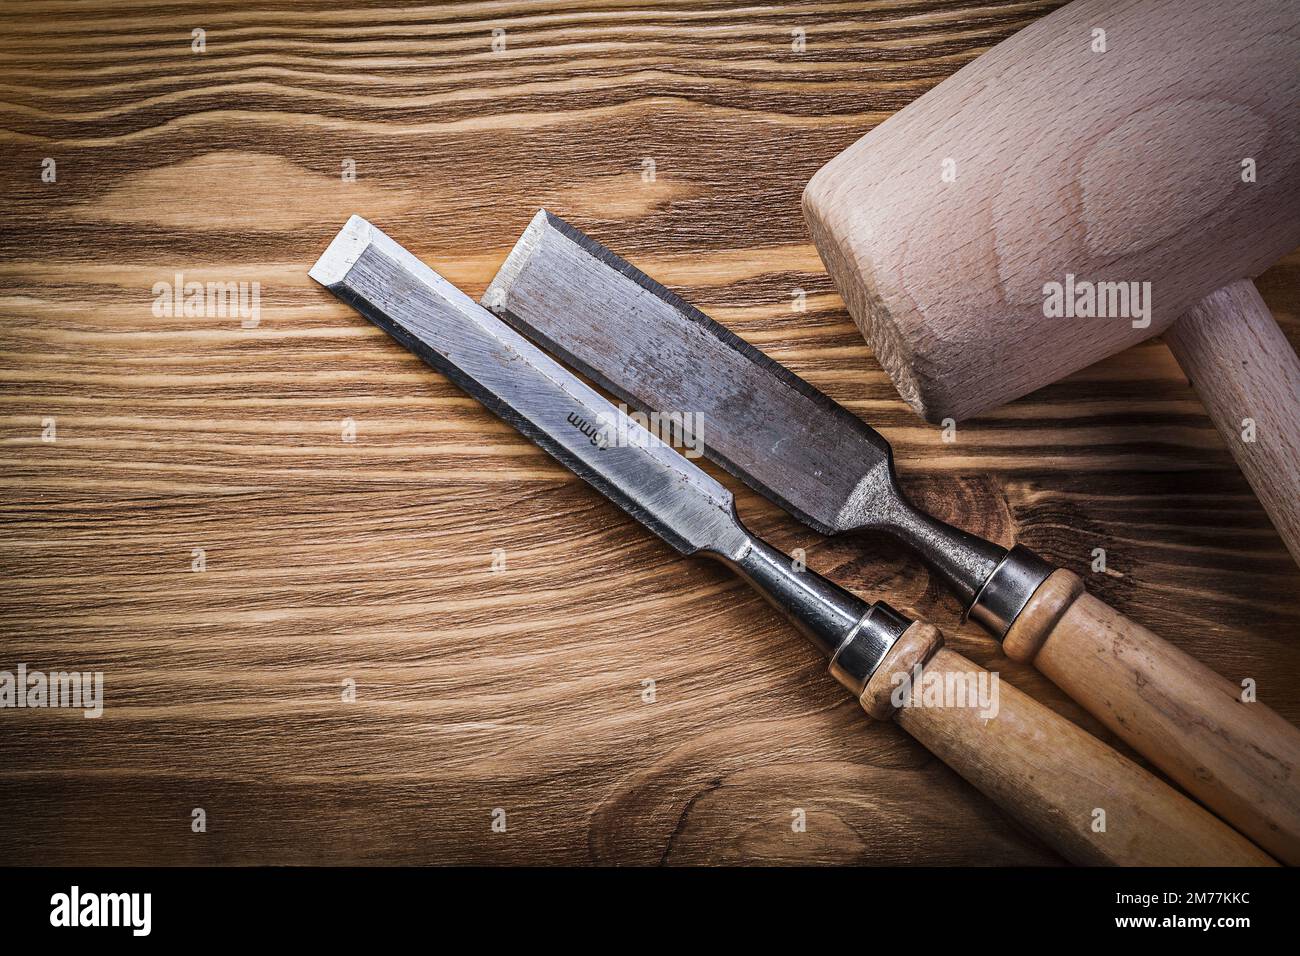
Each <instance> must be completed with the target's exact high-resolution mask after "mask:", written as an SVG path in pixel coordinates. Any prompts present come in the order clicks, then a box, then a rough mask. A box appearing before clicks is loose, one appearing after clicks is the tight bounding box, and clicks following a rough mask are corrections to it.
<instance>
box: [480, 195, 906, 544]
mask: <svg viewBox="0 0 1300 956" xmlns="http://www.w3.org/2000/svg"><path fill="white" fill-rule="evenodd" d="M483 304H484V305H485V306H487V307H488V308H489V309H491V310H492V311H493V312H494V313H496V314H497V315H499V316H501V317H502V318H503V319H505V320H506V321H507V322H509V323H510V324H511V325H513V326H515V327H516V328H518V329H520V330H521V331H523V332H525V333H526V334H527V335H529V336H530V337H532V338H534V339H535V340H536V341H538V342H539V343H541V344H542V345H543V346H544V347H545V348H546V349H547V350H548V351H550V352H551V353H552V354H554V355H557V356H559V357H560V358H562V359H564V360H565V361H566V362H568V363H569V364H571V365H572V366H573V367H574V368H576V369H578V370H579V371H581V372H583V373H584V374H586V375H589V376H591V378H592V379H593V380H595V381H596V382H598V383H599V384H600V385H601V386H602V387H604V388H607V389H609V390H610V391H611V392H613V393H614V394H616V395H619V396H620V397H622V398H623V399H624V400H625V401H627V402H628V403H629V404H631V405H632V406H634V407H637V408H639V409H641V410H643V411H645V412H658V413H670V412H681V413H682V418H683V419H684V420H687V421H695V422H698V423H699V425H698V428H699V430H701V431H702V432H703V434H699V435H693V436H690V437H691V438H692V440H693V441H695V442H700V443H702V444H703V447H704V450H705V453H706V454H707V455H708V457H709V458H711V459H713V460H714V461H716V462H718V464H720V465H722V466H723V467H724V468H726V469H727V470H728V471H730V472H731V473H732V474H734V475H736V476H737V477H738V478H741V479H742V480H744V481H745V482H747V483H748V484H750V485H751V486H752V487H754V488H755V490H757V491H759V492H761V493H762V494H764V495H766V496H767V497H769V498H771V499H772V500H774V501H776V502H777V503H779V504H780V505H781V506H782V507H784V508H785V509H786V510H787V511H789V512H791V513H792V514H794V515H796V516H797V517H798V518H800V519H801V520H802V521H804V522H805V523H807V524H809V525H811V526H812V527H813V528H816V529H817V530H818V531H820V532H822V533H823V534H834V533H836V532H840V531H845V530H848V529H849V528H856V527H862V526H863V525H864V524H869V523H871V520H872V518H873V509H875V510H876V511H877V512H879V515H880V517H882V518H884V517H885V516H886V515H885V512H886V511H887V509H888V506H889V500H888V499H889V496H888V488H889V485H890V481H889V473H890V469H891V465H890V456H891V452H890V447H889V443H888V442H887V441H885V439H884V438H883V437H882V436H881V435H880V434H879V433H877V432H876V431H875V430H874V429H872V428H870V427H868V426H867V425H866V424H865V423H863V422H862V421H861V420H860V419H858V418H857V417H856V416H854V415H852V414H851V413H849V412H848V411H847V410H846V409H844V408H843V407H842V406H840V405H838V404H836V403H835V402H834V401H832V400H831V399H829V398H827V397H826V396H825V395H823V394H822V393H821V392H819V391H817V390H816V389H815V388H813V387H812V386H811V385H809V384H808V383H807V382H805V381H803V379H800V378H798V377H796V376H794V375H793V374H791V373H790V372H789V371H788V370H787V369H785V368H784V367H783V366H781V365H779V364H777V363H776V362H774V361H772V360H771V359H769V358H768V357H767V356H766V355H764V354H763V353H762V352H760V351H759V350H758V349H756V348H754V347H753V346H751V345H749V344H748V343H747V342H745V341H744V340H743V339H741V338H739V337H738V336H736V335H734V334H733V333H732V332H730V331H728V330H727V329H725V328H724V327H723V326H721V325H719V324H718V323H717V322H715V321H713V320H712V319H710V318H709V317H708V316H707V315H705V314H704V313H702V312H700V311H699V310H698V309H696V308H694V307H693V306H692V305H690V303H688V302H686V301H684V300H683V299H682V298H681V297H680V296H677V295H675V294H674V293H672V292H671V291H669V290H668V289H666V288H664V287H663V286H662V285H660V284H659V283H658V282H656V281H655V280H653V279H651V278H650V277H649V276H647V275H646V274H645V273H643V272H641V271H640V270H638V269H637V268H635V267H634V266H632V265H631V264H629V263H628V262H626V261H624V260H623V259H621V258H619V257H618V256H617V255H615V254H614V253H613V252H611V251H610V250H608V249H606V248H605V247H604V246H602V245H600V244H599V243H597V242H596V241H595V240H593V239H591V238H590V237H589V236H586V235H584V234H583V233H581V232H579V231H578V230H577V229H575V228H573V227H572V226H570V225H569V224H568V223H566V222H564V220H562V219H560V218H559V217H558V216H555V215H552V214H551V213H549V212H547V211H546V210H542V211H541V212H539V213H538V214H537V215H536V216H535V217H534V218H533V221H532V223H531V224H530V225H529V226H528V229H527V230H526V231H525V232H524V234H523V236H522V237H521V238H520V240H519V242H518V243H517V244H516V245H515V248H514V250H513V251H512V252H511V253H510V256H509V258H508V259H507V260H506V262H505V264H504V265H503V266H502V267H501V270H500V272H498V273H497V276H496V278H495V279H494V280H493V281H492V284H491V285H490V286H489V287H488V290H487V294H486V295H485V296H484V298H483Z"/></svg>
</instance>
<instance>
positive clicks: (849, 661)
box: [715, 535, 912, 695]
mask: <svg viewBox="0 0 1300 956" xmlns="http://www.w3.org/2000/svg"><path fill="white" fill-rule="evenodd" d="M715 556H716V557H718V558H719V559H720V560H722V561H723V562H724V563H726V564H727V565H728V566H729V567H730V568H731V569H732V570H734V571H735V572H736V573H737V574H739V575H740V576H741V577H742V578H744V579H745V580H746V581H747V582H748V583H749V584H750V586H752V587H753V588H754V589H755V590H756V591H758V592H759V593H760V594H762V595H763V597H765V598H766V599H767V601H768V603H770V604H771V605H772V606H773V607H775V608H776V609H777V610H778V611H780V612H781V613H782V614H783V615H784V616H785V618H786V619H787V620H789V621H790V623H792V624H793V625H794V626H795V627H796V628H798V629H799V631H800V633H802V634H803V635H804V636H805V637H806V638H808V640H809V641H811V642H812V643H813V644H814V645H816V647H817V649H818V650H820V651H821V652H822V653H823V654H824V655H826V656H827V657H828V658H830V660H831V673H832V674H833V675H834V677H835V679H836V680H838V681H839V682H840V683H841V684H843V685H844V686H845V687H847V688H849V690H852V691H854V693H856V694H858V695H861V693H862V689H863V688H864V687H865V686H866V683H867V681H868V680H870V678H871V675H872V673H874V672H875V670H876V668H877V667H879V666H880V662H881V661H882V660H884V658H885V655H886V654H887V653H889V649H890V648H891V647H893V645H894V642H895V641H896V640H898V638H899V637H900V636H901V635H902V633H903V631H905V630H907V627H908V625H909V624H911V623H912V622H911V621H909V620H908V619H907V618H905V617H903V616H902V615H901V614H899V613H898V612H897V611H895V610H894V609H893V608H891V607H890V606H889V605H887V604H884V603H883V602H877V603H876V604H868V603H867V602H866V601H863V600H862V599H861V598H859V597H857V596H856V595H854V594H851V593H850V592H848V591H846V590H844V588H842V587H840V586H839V585H837V584H833V583H831V582H830V581H828V580H826V578H824V577H822V576H821V575H820V574H818V573H817V572H815V571H810V570H808V569H807V568H802V569H797V568H796V565H795V562H794V560H793V559H792V558H791V557H790V556H789V555H786V554H783V553H782V552H780V551H778V550H777V549H776V548H774V547H772V546H771V545H769V544H768V543H767V542H765V541H763V540H762V539H761V538H757V537H755V536H753V535H748V539H747V542H746V544H745V546H744V547H742V548H740V549H739V550H738V551H737V552H736V553H734V554H731V555H715Z"/></svg>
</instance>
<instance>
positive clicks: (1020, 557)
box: [967, 545, 1056, 639]
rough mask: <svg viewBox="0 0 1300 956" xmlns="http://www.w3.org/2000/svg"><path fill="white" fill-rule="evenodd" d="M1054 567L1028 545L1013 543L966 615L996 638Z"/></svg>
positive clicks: (1000, 635) (1017, 614)
mask: <svg viewBox="0 0 1300 956" xmlns="http://www.w3.org/2000/svg"><path fill="white" fill-rule="evenodd" d="M1055 570H1056V569H1055V568H1054V567H1052V566H1051V565H1050V564H1048V563H1047V562H1046V561H1044V560H1043V559H1042V558H1040V557H1039V556H1038V555H1036V554H1034V552H1032V551H1030V550H1029V549H1028V548H1026V547H1023V546H1022V545H1016V546H1015V547H1013V548H1012V549H1011V550H1010V551H1008V552H1007V555H1006V557H1004V558H1003V559H1002V561H1001V562H1000V563H999V564H998V566H997V567H996V568H994V569H993V573H992V574H990V575H989V577H988V580H987V581H985V582H984V586H983V587H982V588H980V590H979V593H978V594H976V595H975V600H974V601H973V602H972V603H971V606H970V610H969V611H968V612H967V615H968V616H969V617H970V618H971V619H972V620H974V621H976V622H977V623H979V624H981V625H983V626H984V627H986V628H988V629H989V630H990V631H991V632H992V633H993V634H994V635H996V636H997V637H998V638H999V639H1000V638H1003V637H1005V636H1006V633H1007V631H1008V630H1009V629H1010V627H1011V623H1012V622H1013V621H1014V620H1015V619H1016V618H1017V617H1018V616H1019V615H1020V612H1021V611H1023V610H1024V609H1025V605H1026V604H1028V603H1029V599H1030V598H1031V597H1032V596H1033V594H1034V592H1035V591H1036V590H1038V586H1039V585H1040V584H1042V583H1043V582H1044V581H1046V580H1047V578H1048V576H1049V575H1050V574H1051V573H1052V572H1053V571H1055Z"/></svg>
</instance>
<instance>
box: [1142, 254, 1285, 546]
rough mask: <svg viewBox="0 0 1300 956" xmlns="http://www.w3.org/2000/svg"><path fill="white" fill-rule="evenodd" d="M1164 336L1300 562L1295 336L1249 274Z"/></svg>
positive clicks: (1204, 301)
mask: <svg viewBox="0 0 1300 956" xmlns="http://www.w3.org/2000/svg"><path fill="white" fill-rule="evenodd" d="M1164 337H1165V342H1166V344H1168V346H1169V348H1170V350H1171V351H1172V352H1173V353H1174V357H1175V358H1177V359H1178V364H1179V365H1181V366H1182V367H1183V371H1184V372H1186V373H1187V377H1188V378H1189V379H1191V382H1192V385H1193V386H1195V388H1196V393H1197V394H1198V395H1199V396H1200V397H1201V400H1202V401H1203V402H1204V403H1205V408H1206V410H1207V411H1208V412H1209V413H1210V418H1211V419H1212V420H1213V421H1214V424H1215V425H1216V426H1217V427H1218V429H1219V433H1220V434H1221V435H1223V440H1224V441H1225V442H1226V443H1227V445H1228V448H1229V449H1231V451H1232V454H1233V455H1234V456H1235V457H1236V459H1237V464H1239V465H1240V466H1241V470H1242V472H1243V473H1244V474H1245V475H1246V480H1247V481H1249V482H1250V486H1251V487H1252V488H1254V489H1255V494H1256V495H1258V496H1259V500H1260V503H1261V504H1263V506H1264V509H1265V510H1266V511H1267V512H1268V514H1269V517H1270V518H1272V519H1273V524H1274V525H1276V527H1277V530H1278V532H1279V533H1280V534H1281V535H1282V540H1284V541H1285V542H1286V546H1287V547H1288V548H1290V549H1291V555H1292V557H1294V558H1295V559H1296V561H1297V562H1300V413H1298V412H1297V409H1300V358H1297V357H1296V353H1295V350H1294V349H1292V348H1291V343H1289V342H1288V341H1287V339H1286V336H1285V335H1283V334H1282V330H1281V329H1279V328H1278V326H1277V323H1276V322H1274V321H1273V316H1272V314H1271V313H1270V312H1269V310H1268V306H1266V305H1265V304H1264V300H1263V299H1262V298H1260V295H1259V291H1258V290H1257V289H1256V288H1255V284H1254V283H1253V282H1251V281H1250V280H1248V279H1242V280H1240V281H1238V282H1232V283H1229V284H1228V285H1226V286H1224V287H1223V288H1221V289H1218V290H1216V291H1214V292H1211V293H1210V294H1209V295H1207V296H1206V297H1205V298H1204V299H1202V300H1201V301H1200V302H1199V303H1197V304H1196V305H1195V306H1194V307H1193V308H1191V309H1190V310H1189V311H1188V312H1186V313H1185V314H1184V315H1183V316H1182V317H1181V318H1179V320H1178V321H1177V322H1175V323H1174V324H1173V326H1172V327H1171V328H1170V329H1169V330H1168V331H1167V332H1165V334H1164ZM1247 419H1250V421H1251V422H1253V427H1250V426H1249V425H1248V424H1247V422H1246V420H1247Z"/></svg>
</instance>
